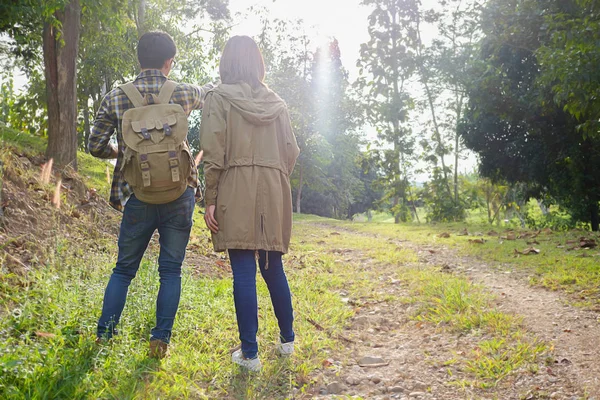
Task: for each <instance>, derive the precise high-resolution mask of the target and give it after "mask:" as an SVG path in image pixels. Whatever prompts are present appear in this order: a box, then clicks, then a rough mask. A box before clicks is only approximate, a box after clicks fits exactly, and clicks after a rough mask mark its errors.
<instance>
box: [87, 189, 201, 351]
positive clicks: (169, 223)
mask: <svg viewBox="0 0 600 400" xmlns="http://www.w3.org/2000/svg"><path fill="white" fill-rule="evenodd" d="M194 192H195V189H193V188H190V187H189V188H187V190H186V191H185V192H184V193H183V194H182V195H181V197H179V198H178V199H177V200H175V201H172V202H170V203H167V204H148V203H144V202H143V201H140V200H138V199H137V198H136V197H135V195H132V196H131V197H130V198H129V200H128V201H127V203H126V204H125V209H124V210H123V220H122V221H121V231H120V233H119V256H118V258H117V265H116V266H115V268H114V269H113V273H112V275H111V277H110V280H109V281H108V286H107V287H106V291H105V292H104V304H103V306H102V316H101V317H100V320H99V321H98V331H97V335H98V337H104V338H109V339H110V338H111V337H112V336H113V335H114V334H115V333H116V330H115V328H116V326H117V324H118V323H119V319H120V318H121V313H122V312H123V308H124V307H125V300H126V298H127V291H128V289H129V284H130V283H131V280H132V279H133V278H134V277H135V274H136V272H137V270H138V268H139V266H140V261H141V260H142V256H143V255H144V252H145V251H146V248H147V247H148V243H149V242H150V239H151V238H152V235H153V234H154V231H155V230H156V229H158V233H159V234H160V239H159V244H160V254H159V257H158V273H159V276H160V289H159V291H158V298H157V300H156V326H155V327H154V328H153V329H152V332H151V334H152V339H159V340H162V341H163V342H165V343H169V341H170V340H171V330H172V329H173V323H174V322H175V315H176V314H177V308H178V307H179V297H180V295H181V264H182V263H183V259H184V258H185V249H186V247H187V243H188V241H189V238H190V231H191V229H192V216H193V213H194V205H195V200H194Z"/></svg>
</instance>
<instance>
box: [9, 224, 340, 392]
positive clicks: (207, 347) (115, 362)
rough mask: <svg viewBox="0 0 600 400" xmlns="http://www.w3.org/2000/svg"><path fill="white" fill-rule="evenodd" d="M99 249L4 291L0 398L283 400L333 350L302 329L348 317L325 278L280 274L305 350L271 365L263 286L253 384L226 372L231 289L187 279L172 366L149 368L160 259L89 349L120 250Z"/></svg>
mask: <svg viewBox="0 0 600 400" xmlns="http://www.w3.org/2000/svg"><path fill="white" fill-rule="evenodd" d="M197 216H199V214H197ZM201 226H202V223H199V222H198V221H196V226H195V228H194V235H196V236H198V235H205V233H204V230H203V229H201ZM107 245H108V249H107V250H106V252H103V253H94V252H88V251H82V249H78V248H72V247H71V246H70V245H69V242H67V241H66V240H61V242H60V245H59V246H58V247H57V251H56V254H55V258H54V263H53V264H52V265H46V266H44V268H39V269H36V270H35V272H33V273H32V274H31V275H30V276H29V277H28V280H27V281H26V282H24V285H25V287H20V286H14V285H2V287H1V288H2V293H3V296H2V297H1V300H0V306H2V307H3V308H4V310H3V314H4V315H6V317H5V318H2V320H1V322H0V354H1V355H2V356H1V357H0V370H2V371H3V373H2V374H1V375H0V398H11V399H13V398H14V399H26V398H45V397H46V398H48V397H49V398H57V397H62V398H70V399H73V398H94V399H96V398H110V399H112V398H118V399H127V398H148V399H154V398H169V399H180V398H205V397H206V398H240V399H241V398H265V399H267V398H268V399H271V398H286V397H288V396H289V394H290V393H292V392H293V390H294V389H295V388H300V389H301V388H302V387H304V386H305V385H306V384H307V383H309V382H310V373H311V372H312V371H314V370H315V369H316V368H319V367H320V365H321V361H322V360H323V359H324V357H325V358H326V356H325V354H326V352H327V351H331V350H332V349H336V348H338V347H339V343H336V342H335V341H334V340H332V339H331V337H330V336H329V333H327V332H323V331H318V330H316V329H315V327H314V326H313V325H311V324H310V323H309V322H308V321H307V317H309V318H311V319H313V320H314V321H320V324H321V325H323V326H324V327H326V329H327V330H328V331H329V332H337V331H340V330H341V329H342V327H343V325H344V324H345V321H346V320H347V318H348V317H349V316H350V315H351V311H350V310H349V309H347V307H346V306H345V305H344V304H343V303H342V301H341V299H340V298H339V296H337V295H336V294H335V289H338V288H340V287H341V286H342V285H343V282H342V281H341V280H339V279H314V277H315V274H322V273H327V274H328V272H325V270H327V269H328V268H332V267H333V266H332V265H331V264H324V263H322V262H320V261H319V260H318V259H316V258H310V257H308V258H305V260H304V262H305V263H306V264H307V265H306V266H305V267H304V268H302V269H299V270H292V268H290V271H289V273H288V275H289V277H290V285H291V289H292V292H293V294H294V307H295V309H296V312H297V313H296V324H295V329H296V331H297V334H298V337H299V338H301V340H299V342H298V346H297V353H296V354H295V356H294V357H293V358H292V359H291V360H289V361H286V360H282V359H279V358H278V357H277V356H276V355H275V352H274V348H275V343H276V342H277V338H278V327H277V324H276V320H275V318H274V315H273V311H272V307H271V304H270V300H269V296H268V292H267V289H266V286H265V285H264V283H263V282H261V281H260V280H259V308H260V313H259V314H260V317H259V320H260V333H259V342H260V346H261V357H262V359H263V363H264V366H265V368H264V370H263V372H262V373H261V374H260V376H259V378H253V377H250V376H248V375H246V374H244V373H241V372H240V371H239V370H238V369H237V368H236V367H234V366H233V365H232V364H231V361H230V356H229V349H230V348H232V347H234V346H235V345H236V344H237V343H238V340H237V326H236V322H235V313H234V309H233V298H232V292H231V280H230V279H229V278H225V279H213V278H194V277H193V276H192V274H191V273H190V271H189V270H190V268H185V273H184V279H183V293H182V299H181V305H180V309H179V313H178V317H177V320H176V324H175V327H174V337H173V346H172V352H171V353H172V354H171V357H169V358H168V359H166V360H165V361H164V362H162V363H157V362H153V361H152V360H150V359H148V358H147V338H148V337H149V332H150V329H151V327H152V326H153V323H154V304H155V296H156V293H157V291H158V276H157V272H156V270H157V265H156V258H155V257H154V256H150V257H146V258H145V259H144V261H143V263H142V266H141V267H140V270H139V272H138V276H137V277H136V279H135V280H134V281H133V283H132V286H131V288H130V292H129V297H128V302H127V305H126V308H125V311H124V316H123V319H122V323H121V326H120V335H119V336H118V337H117V338H116V339H115V340H113V341H112V342H111V343H110V344H109V345H108V346H103V347H96V346H95V345H94V343H93V340H94V330H95V323H96V318H97V317H98V314H99V312H100V307H101V301H102V296H103V291H104V287H105V284H106V282H107V279H108V276H109V274H110V269H111V268H112V266H113V264H112V263H113V260H114V257H115V255H116V250H117V249H116V246H115V243H112V244H107ZM290 263H291V264H294V263H295V262H294V261H291V262H290ZM2 279H4V278H2ZM0 282H1V281H0ZM36 332H45V333H51V334H53V335H56V336H55V337H53V338H45V337H39V336H38V335H36Z"/></svg>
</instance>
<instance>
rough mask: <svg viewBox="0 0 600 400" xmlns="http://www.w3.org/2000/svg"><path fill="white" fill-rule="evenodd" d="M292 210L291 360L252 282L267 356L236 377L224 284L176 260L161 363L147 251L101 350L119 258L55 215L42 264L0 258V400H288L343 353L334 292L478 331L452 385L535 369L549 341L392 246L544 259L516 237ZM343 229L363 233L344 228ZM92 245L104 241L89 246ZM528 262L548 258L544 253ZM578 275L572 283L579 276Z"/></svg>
mask: <svg viewBox="0 0 600 400" xmlns="http://www.w3.org/2000/svg"><path fill="white" fill-rule="evenodd" d="M3 132H4V133H5V132H6V130H3ZM7 135H12V136H10V143H12V144H13V146H16V147H18V146H23V149H29V150H28V151H37V150H39V148H37V147H35V146H38V145H40V146H42V147H43V143H38V142H36V141H37V140H38V139H36V138H33V139H30V137H29V138H25V137H24V136H23V137H22V136H20V135H16V134H15V133H14V132H10V133H8V134H7ZM15 135H16V137H15ZM7 137H9V136H6V137H5V138H7ZM29 140H33V142H31V143H29V142H28V141H29ZM36 143H37V144H36ZM32 149H34V150H32ZM35 149H37V150H35ZM79 164H80V172H81V175H82V177H83V178H84V180H86V182H87V183H88V185H90V186H93V187H96V188H97V189H98V190H99V192H100V193H105V194H107V193H108V189H109V187H108V183H107V182H106V164H105V163H103V162H101V161H97V160H95V159H92V158H90V157H89V156H87V155H81V156H80V157H79ZM201 217H202V215H201V214H199V213H196V215H195V226H194V228H193V233H192V239H191V243H193V244H194V247H193V250H191V251H194V252H200V253H201V254H204V255H207V254H209V253H210V249H209V240H208V235H207V232H206V230H205V228H204V223H203V222H202V221H201ZM294 218H295V227H294V236H293V242H292V246H291V253H290V254H289V255H288V256H286V258H285V261H284V262H285V263H286V271H287V274H288V277H289V281H290V286H291V289H292V293H293V303H294V308H295V312H296V315H295V317H296V320H295V330H296V333H297V336H298V343H297V352H296V354H295V355H294V356H293V357H292V358H291V359H290V360H282V359H279V358H278V357H277V356H276V355H275V352H274V347H275V346H274V345H275V343H276V341H277V336H278V327H277V324H276V320H275V317H274V316H273V311H272V307H271V305H270V300H269V296H268V291H267V289H266V287H265V285H264V283H263V282H262V281H261V280H260V279H258V282H259V285H258V292H259V326H260V330H259V345H260V351H261V358H262V361H263V365H264V369H263V371H262V372H261V373H260V374H259V375H258V376H253V375H248V374H245V373H243V372H241V371H240V370H239V369H238V368H237V367H235V366H233V365H232V364H231V361H230V356H229V350H230V349H231V348H232V347H234V346H235V345H237V343H238V339H237V326H236V322H235V313H234V308H233V298H232V290H231V287H232V285H231V279H230V278H229V277H225V278H222V279H221V278H210V277H197V276H195V275H194V274H193V273H192V269H193V267H194V265H186V266H185V267H184V274H183V291H182V298H181V303H180V309H179V314H178V317H177V319H176V323H175V327H174V335H173V341H172V343H173V345H172V350H171V356H170V357H169V358H167V359H166V360H163V361H162V362H157V361H154V360H151V359H149V358H148V357H147V349H148V347H147V346H148V343H147V339H148V337H149V333H150V329H151V328H152V326H153V324H154V305H155V301H156V293H157V291H158V274H157V261H156V254H155V253H153V252H149V253H148V254H147V255H146V257H145V258H144V260H143V262H142V265H141V267H140V270H139V272H138V276H137V277H136V279H135V280H134V281H133V283H132V286H131V287H130V292H129V293H130V295H129V297H128V302H127V306H126V308H125V311H124V315H123V318H122V322H121V325H120V327H119V328H120V335H119V336H118V337H116V338H115V339H114V340H113V341H111V342H110V343H109V344H108V345H105V346H96V345H95V344H94V337H95V335H94V333H95V325H96V321H97V318H98V316H99V313H100V307H101V303H102V297H103V291H104V288H105V285H106V283H107V280H108V277H109V275H110V270H111V269H112V267H113V264H114V261H115V258H116V254H117V246H116V238H114V239H111V238H104V239H98V237H100V236H99V235H97V237H96V238H94V239H91V236H85V235H86V234H85V233H79V234H78V235H80V236H77V237H78V238H79V240H75V238H74V237H73V235H72V233H73V232H69V227H68V226H64V225H60V222H59V220H58V219H57V221H56V224H57V225H56V226H55V229H54V230H53V232H49V235H52V236H53V237H54V240H55V245H54V246H53V247H52V249H50V251H51V253H52V254H51V255H50V257H49V258H48V260H49V261H48V262H47V263H46V264H44V265H34V266H33V267H34V268H32V270H31V271H30V272H29V274H28V275H27V276H18V275H15V274H8V273H4V272H5V270H6V269H5V265H0V270H1V271H2V272H3V273H2V274H0V315H1V316H2V318H0V371H1V373H0V398H7V399H38V398H39V399H43V398H68V399H156V398H161V399H185V398H193V399H198V398H231V399H284V398H290V397H292V395H293V394H294V393H296V392H300V393H301V392H302V391H303V390H306V389H307V387H308V386H309V385H310V384H311V381H312V379H313V377H314V373H315V371H316V370H318V369H320V368H322V365H321V363H322V361H323V360H324V359H327V358H329V356H330V355H331V354H336V355H337V356H338V357H341V356H340V355H343V354H347V353H348V352H347V350H344V349H343V346H344V343H341V342H340V341H339V340H337V339H335V338H336V337H337V336H338V334H340V333H342V332H343V329H344V327H345V326H346V325H347V323H348V319H349V318H350V317H351V316H352V314H353V310H352V308H351V307H349V306H348V305H347V304H345V303H344V302H343V301H342V294H341V293H342V292H343V293H346V294H345V295H344V296H349V297H351V298H352V299H356V301H357V302H358V303H359V304H360V303H367V302H369V301H373V300H374V301H390V302H403V303H411V304H413V305H415V306H416V311H415V312H414V314H413V315H412V318H413V320H414V322H415V323H419V324H425V325H427V326H428V327H429V328H430V329H434V330H439V331H440V332H442V333H444V334H449V335H455V334H456V333H457V332H458V333H461V334H467V335H471V336H474V337H476V338H477V341H478V346H477V348H476V349H475V350H474V351H469V352H466V353H465V354H460V355H458V354H457V355H454V356H453V357H452V358H449V359H446V360H441V363H442V365H445V366H447V367H448V368H450V367H457V368H461V369H462V370H464V371H466V372H467V373H468V374H469V375H468V382H467V381H466V380H465V379H461V380H457V381H454V384H456V385H466V384H469V385H476V386H478V387H481V388H487V387H493V386H494V385H496V384H498V382H500V381H502V379H504V378H505V377H506V376H508V375H510V374H511V373H513V372H514V371H515V370H517V369H519V368H529V369H532V370H533V369H535V366H536V361H537V359H538V358H539V356H540V355H541V354H543V353H544V351H545V350H546V348H545V346H544V344H543V343H539V342H537V341H536V340H535V338H531V337H529V336H528V335H527V334H526V332H523V330H522V328H521V325H520V320H519V318H518V317H514V316H511V315H507V314H504V313H502V312H500V311H499V310H497V309H495V308H494V306H493V302H492V300H493V299H491V298H490V296H489V295H488V294H487V293H486V292H485V290H484V289H483V288H481V287H479V286H477V285H473V284H472V283H471V282H469V281H468V280H467V279H465V278H462V277H458V276H450V275H448V274H443V273H441V272H437V271H436V270H435V268H430V267H423V266H421V265H419V264H418V255H417V254H416V253H415V252H414V251H413V250H410V249H406V248H403V247H401V246H399V245H398V244H397V241H398V240H399V239H410V240H411V241H414V242H416V243H423V244H431V243H435V244H444V245H450V246H452V247H454V248H456V249H457V250H458V251H460V252H463V253H464V254H475V255H477V256H480V257H487V258H488V259H494V257H497V258H498V260H504V259H505V258H502V257H504V252H508V253H509V255H508V256H506V259H507V260H509V261H511V262H517V263H521V265H522V266H523V267H524V268H538V267H539V266H536V267H534V266H533V264H532V265H531V266H528V265H527V263H528V262H532V263H533V261H529V260H533V259H534V258H533V257H538V256H531V257H532V258H529V257H527V258H526V257H521V258H517V259H515V258H513V253H512V251H513V250H512V248H511V246H512V245H513V244H511V245H506V246H505V247H502V246H503V245H496V246H492V240H490V241H488V242H487V243H486V244H484V245H480V246H479V247H477V246H475V245H472V244H469V243H468V242H467V241H466V240H467V238H466V237H457V236H455V235H452V236H451V237H450V238H449V239H441V238H439V237H437V236H436V235H437V233H439V232H441V231H443V230H448V231H452V233H455V232H456V231H458V230H460V229H462V226H461V225H442V226H439V225H438V226H435V227H433V226H430V225H416V224H411V225H400V226H398V225H394V224H390V223H349V222H341V221H333V220H328V219H323V218H318V217H314V216H305V215H297V216H295V217H294ZM90 228H92V227H90ZM341 229H349V230H353V231H356V232H357V234H351V233H348V232H346V231H344V232H342V234H339V233H340V232H341ZM469 229H472V227H470V228H469ZM90 231H93V229H90ZM88 234H89V233H88ZM375 235H378V236H375ZM565 235H566V234H565ZM553 238H555V236H554V237H553ZM92 240H93V241H98V240H101V243H99V245H98V246H91V245H90V244H91V243H89V242H90V241H92ZM548 246H550V245H548ZM151 247H153V248H155V246H151ZM555 250H556V249H555ZM544 251H546V250H544ZM548 251H550V250H548ZM348 252H350V253H348ZM557 256H558V255H557V254H556V255H555V257H557ZM567 256H570V255H568V254H567ZM544 257H545V258H544ZM213 259H214V258H213ZM536 259H537V260H546V259H547V260H549V258H548V256H547V255H545V254H544V253H542V255H540V256H539V257H538V258H536ZM582 261H587V260H586V259H582ZM209 267H210V266H209ZM214 267H215V268H218V267H217V266H216V265H215V266H214ZM564 273H565V274H566V270H565V272H564ZM580 273H581V275H582V276H583V277H586V278H585V279H591V278H589V277H587V275H586V274H587V267H583V266H582V268H581V270H580ZM550 276H551V274H550V273H549V272H548V273H547V274H545V275H543V276H541V277H543V278H544V279H547V280H548V282H550V280H549V279H550ZM383 277H386V279H398V280H400V281H401V282H402V285H404V287H405V288H406V295H405V296H399V295H391V294H389V293H386V292H382V291H380V290H379V289H380V287H381V282H382V281H381V279H382V278H383ZM559 277H561V278H562V281H561V282H563V283H562V285H566V284H565V283H564V282H565V279H566V280H569V279H575V278H572V277H570V276H563V275H559ZM540 279H541V278H540ZM577 279H580V280H583V279H584V278H582V277H577ZM577 279H575V282H576V283H575V284H580V282H581V281H578V280H577ZM585 282H588V281H585ZM590 282H591V281H590ZM575 284H573V283H570V284H569V285H575ZM559 287H562V286H560V285H559ZM310 321H315V322H316V323H318V324H319V326H321V327H323V328H324V329H322V330H321V329H317V328H316V327H315V326H314V325H313V324H312V323H311V322H310ZM40 333H48V334H51V337H47V336H48V335H43V334H42V335H40Z"/></svg>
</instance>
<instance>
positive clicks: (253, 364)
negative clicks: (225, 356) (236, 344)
mask: <svg viewBox="0 0 600 400" xmlns="http://www.w3.org/2000/svg"><path fill="white" fill-rule="evenodd" d="M231 361H233V362H234V363H236V364H237V365H239V366H240V367H243V368H246V369H247V370H248V371H251V372H260V370H261V368H262V364H261V363H260V359H259V358H258V356H256V357H254V358H246V357H244V354H243V353H242V350H236V351H234V352H233V354H231Z"/></svg>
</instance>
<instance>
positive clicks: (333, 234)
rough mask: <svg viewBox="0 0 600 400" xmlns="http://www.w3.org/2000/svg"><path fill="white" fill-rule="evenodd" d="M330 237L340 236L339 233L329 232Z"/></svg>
mask: <svg viewBox="0 0 600 400" xmlns="http://www.w3.org/2000/svg"><path fill="white" fill-rule="evenodd" d="M330 235H331V236H339V235H340V233H339V232H331V233H330Z"/></svg>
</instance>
